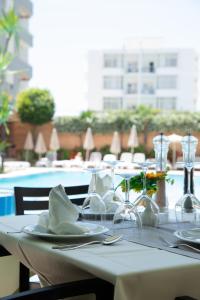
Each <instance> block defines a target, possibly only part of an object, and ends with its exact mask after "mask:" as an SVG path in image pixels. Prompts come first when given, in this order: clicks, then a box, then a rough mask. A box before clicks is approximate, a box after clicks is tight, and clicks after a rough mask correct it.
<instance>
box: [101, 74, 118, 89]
mask: <svg viewBox="0 0 200 300" xmlns="http://www.w3.org/2000/svg"><path fill="white" fill-rule="evenodd" d="M122 86H123V85H122V77H121V76H105V77H104V80H103V87H104V89H105V90H112V89H113V90H121V89H122Z"/></svg>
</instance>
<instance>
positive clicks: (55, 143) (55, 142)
mask: <svg viewBox="0 0 200 300" xmlns="http://www.w3.org/2000/svg"><path fill="white" fill-rule="evenodd" d="M49 149H50V150H52V151H58V150H59V149H60V142H59V139H58V134H57V130H56V128H53V130H52V133H51V137H50V143H49Z"/></svg>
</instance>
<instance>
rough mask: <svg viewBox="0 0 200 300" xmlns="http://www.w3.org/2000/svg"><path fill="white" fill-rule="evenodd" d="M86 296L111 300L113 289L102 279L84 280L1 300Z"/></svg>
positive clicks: (51, 299)
mask: <svg viewBox="0 0 200 300" xmlns="http://www.w3.org/2000/svg"><path fill="white" fill-rule="evenodd" d="M87 294H95V295H96V300H102V299H104V300H112V299H113V298H114V287H113V285H112V284H111V283H109V282H107V281H104V280H102V279H98V278H94V279H85V280H80V281H74V282H69V283H62V284H56V285H52V286H48V287H44V288H39V289H33V290H30V291H25V292H21V293H17V294H13V295H10V296H6V297H3V298H1V300H44V299H48V300H56V299H63V298H66V297H74V296H80V295H87Z"/></svg>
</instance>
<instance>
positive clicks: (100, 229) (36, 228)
mask: <svg viewBox="0 0 200 300" xmlns="http://www.w3.org/2000/svg"><path fill="white" fill-rule="evenodd" d="M77 223H80V222H77ZM82 225H83V223H82ZM84 226H85V227H87V228H88V229H89V231H88V232H85V233H82V234H55V233H52V232H50V231H48V229H46V228H45V227H43V226H40V225H27V226H25V227H24V228H23V232H25V233H27V234H30V235H32V236H36V237H40V238H46V239H47V238H48V239H54V240H55V239H70V238H86V237H92V236H96V235H100V234H103V233H105V232H107V231H108V230H109V229H108V228H107V227H105V226H102V225H99V224H93V223H86V222H84Z"/></svg>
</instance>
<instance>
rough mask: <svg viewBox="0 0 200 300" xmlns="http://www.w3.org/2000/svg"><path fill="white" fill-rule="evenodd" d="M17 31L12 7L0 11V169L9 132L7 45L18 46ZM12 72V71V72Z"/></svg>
mask: <svg viewBox="0 0 200 300" xmlns="http://www.w3.org/2000/svg"><path fill="white" fill-rule="evenodd" d="M19 32H20V24H19V18H18V16H17V15H16V14H15V11H14V9H13V8H11V9H10V10H9V11H8V12H5V11H2V16H1V18H0V38H1V41H3V42H2V43H1V46H0V128H1V136H0V155H1V158H2V160H1V166H0V170H1V171H3V159H4V153H5V150H6V148H7V147H8V143H7V141H6V138H7V135H8V134H9V130H8V126H7V122H8V118H9V115H10V97H9V93H8V91H7V90H6V87H5V78H6V75H7V74H9V73H10V72H11V71H9V66H10V64H11V62H12V61H13V59H14V56H13V55H12V54H11V53H10V52H9V45H10V43H11V41H12V40H14V42H15V45H16V46H17V48H18V44H19ZM12 73H13V72H12Z"/></svg>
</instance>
